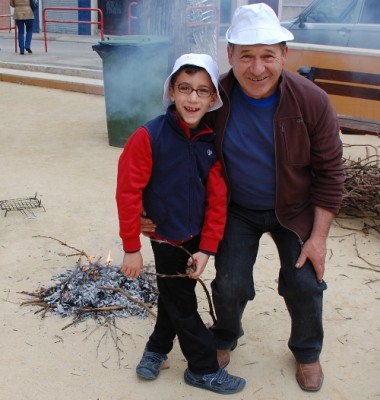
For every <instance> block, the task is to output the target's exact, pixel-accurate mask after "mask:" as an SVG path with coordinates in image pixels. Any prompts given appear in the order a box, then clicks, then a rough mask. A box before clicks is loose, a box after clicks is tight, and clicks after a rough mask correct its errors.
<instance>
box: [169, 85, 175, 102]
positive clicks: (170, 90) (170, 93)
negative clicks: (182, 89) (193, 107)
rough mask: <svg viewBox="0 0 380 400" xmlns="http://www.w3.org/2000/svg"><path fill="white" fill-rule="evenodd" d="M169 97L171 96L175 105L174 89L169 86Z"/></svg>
mask: <svg viewBox="0 0 380 400" xmlns="http://www.w3.org/2000/svg"><path fill="white" fill-rule="evenodd" d="M169 95H170V100H171V101H172V102H173V103H174V88H173V86H172V85H170V86H169Z"/></svg>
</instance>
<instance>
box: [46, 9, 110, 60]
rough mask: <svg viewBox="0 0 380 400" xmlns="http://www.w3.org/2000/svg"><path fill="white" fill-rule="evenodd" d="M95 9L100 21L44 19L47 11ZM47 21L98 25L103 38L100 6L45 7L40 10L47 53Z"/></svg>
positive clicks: (102, 20) (102, 19)
mask: <svg viewBox="0 0 380 400" xmlns="http://www.w3.org/2000/svg"><path fill="white" fill-rule="evenodd" d="M54 10H57V11H75V10H77V11H79V10H81V11H97V12H98V14H99V16H100V22H99V21H97V22H92V21H74V20H56V19H46V12H47V11H54ZM47 22H56V23H61V24H78V25H79V24H89V25H98V26H100V38H101V40H103V39H104V18H103V11H102V10H101V9H100V8H89V7H45V8H44V9H43V10H42V26H43V31H44V41H45V53H47V35H46V23H47Z"/></svg>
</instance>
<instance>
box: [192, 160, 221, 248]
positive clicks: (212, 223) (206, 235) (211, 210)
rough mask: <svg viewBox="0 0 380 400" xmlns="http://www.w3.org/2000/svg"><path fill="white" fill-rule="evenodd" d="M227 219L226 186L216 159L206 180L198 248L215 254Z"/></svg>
mask: <svg viewBox="0 0 380 400" xmlns="http://www.w3.org/2000/svg"><path fill="white" fill-rule="evenodd" d="M226 219H227V186H226V182H225V180H224V178H223V175H222V165H221V164H220V162H219V161H217V162H216V163H215V164H214V165H213V166H212V168H211V170H210V173H209V176H208V180H207V198H206V210H205V220H204V223H203V228H202V232H201V242H200V245H199V248H200V250H204V251H206V252H208V253H213V254H215V253H216V251H217V249H218V245H219V242H220V241H221V240H222V238H223V234H224V228H225V225H226Z"/></svg>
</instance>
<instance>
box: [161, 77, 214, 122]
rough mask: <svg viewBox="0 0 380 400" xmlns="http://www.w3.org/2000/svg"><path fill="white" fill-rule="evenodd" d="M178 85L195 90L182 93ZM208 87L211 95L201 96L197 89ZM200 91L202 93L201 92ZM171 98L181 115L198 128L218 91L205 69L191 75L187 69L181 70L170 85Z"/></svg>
mask: <svg viewBox="0 0 380 400" xmlns="http://www.w3.org/2000/svg"><path fill="white" fill-rule="evenodd" d="M178 85H180V86H181V87H182V86H185V87H186V86H188V87H190V88H191V89H195V90H193V91H192V92H191V93H190V94H185V93H181V92H180V90H179V88H178ZM199 89H200V90H201V92H202V89H203V92H207V89H208V90H209V91H210V92H211V95H210V96H209V97H203V96H199V95H198V93H197V92H196V90H199ZM201 92H200V93H201ZM169 94H170V99H171V101H173V102H174V103H175V105H176V109H177V112H178V114H179V115H180V117H181V118H182V119H183V120H184V121H185V122H186V123H187V124H188V125H189V127H190V128H192V129H193V128H196V127H197V126H198V125H199V122H200V121H201V119H202V117H203V116H204V115H205V113H206V112H207V111H208V109H209V107H211V106H212V105H213V104H214V102H215V100H216V92H215V89H214V86H213V84H212V81H211V78H210V76H209V74H208V73H207V72H206V71H205V70H199V71H196V72H195V73H192V74H191V75H190V74H188V73H186V70H183V71H181V72H180V73H179V74H178V76H177V78H176V80H175V82H174V84H173V85H171V86H170V87H169Z"/></svg>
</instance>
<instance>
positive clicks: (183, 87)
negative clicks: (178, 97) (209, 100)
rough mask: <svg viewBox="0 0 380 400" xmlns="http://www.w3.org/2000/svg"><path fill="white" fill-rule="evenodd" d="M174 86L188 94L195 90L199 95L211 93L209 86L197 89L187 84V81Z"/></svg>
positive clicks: (206, 95)
mask: <svg viewBox="0 0 380 400" xmlns="http://www.w3.org/2000/svg"><path fill="white" fill-rule="evenodd" d="M176 88H177V89H178V91H179V92H181V93H183V94H187V95H190V94H191V93H193V92H196V93H197V95H198V96H199V97H210V96H211V95H212V93H213V92H212V90H211V89H210V88H208V87H207V86H206V87H201V88H199V89H193V88H192V87H191V86H190V85H189V84H187V83H180V84H179V85H176Z"/></svg>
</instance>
